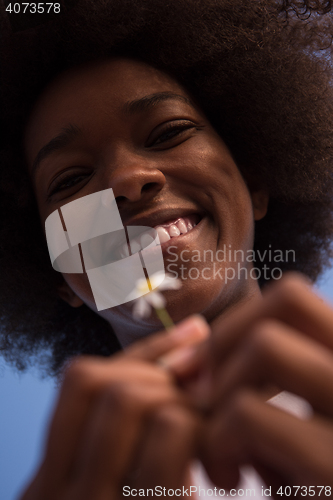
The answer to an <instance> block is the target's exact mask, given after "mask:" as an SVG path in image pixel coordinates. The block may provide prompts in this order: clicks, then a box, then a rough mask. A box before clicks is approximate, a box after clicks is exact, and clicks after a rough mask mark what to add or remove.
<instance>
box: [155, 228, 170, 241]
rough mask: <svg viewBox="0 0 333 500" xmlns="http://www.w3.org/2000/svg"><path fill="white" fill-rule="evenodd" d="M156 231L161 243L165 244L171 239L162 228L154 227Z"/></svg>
mask: <svg viewBox="0 0 333 500" xmlns="http://www.w3.org/2000/svg"><path fill="white" fill-rule="evenodd" d="M156 231H157V234H158V237H159V239H160V242H161V243H165V242H166V241H169V240H170V239H171V238H170V234H169V233H168V231H167V230H166V229H165V228H164V227H162V226H158V227H156Z"/></svg>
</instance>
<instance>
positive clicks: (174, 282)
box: [158, 274, 182, 290]
mask: <svg viewBox="0 0 333 500" xmlns="http://www.w3.org/2000/svg"><path fill="white" fill-rule="evenodd" d="M181 286H182V282H181V281H180V280H179V279H177V278H173V277H171V275H170V274H166V275H165V278H164V280H163V282H162V283H161V284H160V285H159V286H158V288H159V290H179V288H180V287H181Z"/></svg>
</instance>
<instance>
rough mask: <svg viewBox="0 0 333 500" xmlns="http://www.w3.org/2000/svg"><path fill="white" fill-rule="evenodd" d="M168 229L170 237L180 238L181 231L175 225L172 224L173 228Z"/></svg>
mask: <svg viewBox="0 0 333 500" xmlns="http://www.w3.org/2000/svg"><path fill="white" fill-rule="evenodd" d="M168 229H169V234H170V236H179V235H180V231H179V229H178V227H177V226H176V225H175V224H171V226H170V227H169V228H168Z"/></svg>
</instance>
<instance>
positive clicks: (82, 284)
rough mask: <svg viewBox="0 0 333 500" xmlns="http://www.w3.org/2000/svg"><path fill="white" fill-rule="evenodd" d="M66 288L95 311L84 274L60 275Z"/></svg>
mask: <svg viewBox="0 0 333 500" xmlns="http://www.w3.org/2000/svg"><path fill="white" fill-rule="evenodd" d="M62 276H63V278H64V280H65V281H66V283H67V284H68V286H69V287H70V288H71V289H72V290H73V292H75V294H76V295H77V296H78V297H80V299H81V300H82V301H83V302H84V303H85V304H86V305H87V306H88V307H89V308H90V309H92V310H93V311H97V308H96V305H95V300H94V297H93V294H92V291H91V287H90V284H89V281H88V277H87V275H86V274H68V273H66V274H62Z"/></svg>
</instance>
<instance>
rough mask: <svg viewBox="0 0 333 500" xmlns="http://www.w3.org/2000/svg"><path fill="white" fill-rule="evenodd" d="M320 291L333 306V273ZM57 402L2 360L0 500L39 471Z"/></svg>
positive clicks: (48, 389) (46, 386) (47, 388)
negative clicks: (46, 435)
mask: <svg viewBox="0 0 333 500" xmlns="http://www.w3.org/2000/svg"><path fill="white" fill-rule="evenodd" d="M318 288H319V290H320V293H321V294H322V295H323V296H325V297H326V298H327V299H328V300H330V301H331V303H332V304H333V270H331V271H330V272H328V273H326V274H325V275H324V277H323V278H322V280H321V282H320V283H319V286H318ZM55 398H56V390H55V388H54V383H53V381H52V380H40V379H39V378H38V374H37V373H34V372H29V373H25V374H23V375H22V374H18V373H16V372H15V371H13V370H12V369H11V368H10V367H8V366H7V365H6V364H5V362H4V361H3V360H2V359H1V358H0V500H17V498H18V495H19V492H20V491H21V489H22V487H23V485H24V484H25V483H26V481H27V480H28V478H29V477H30V476H31V474H32V472H33V471H34V469H35V468H36V466H37V464H38V461H39V458H40V455H41V451H42V446H43V441H44V437H45V433H46V429H47V424H48V421H49V418H50V415H51V412H52V408H53V406H54V404H55Z"/></svg>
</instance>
